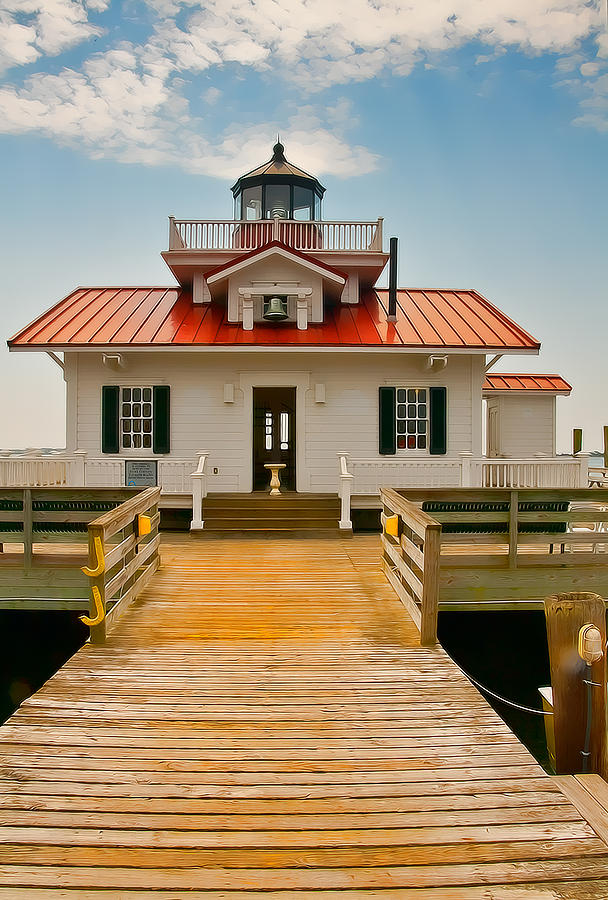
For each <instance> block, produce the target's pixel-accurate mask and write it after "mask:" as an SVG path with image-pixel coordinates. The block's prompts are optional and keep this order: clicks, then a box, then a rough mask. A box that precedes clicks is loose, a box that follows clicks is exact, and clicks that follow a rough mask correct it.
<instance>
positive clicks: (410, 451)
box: [395, 384, 431, 456]
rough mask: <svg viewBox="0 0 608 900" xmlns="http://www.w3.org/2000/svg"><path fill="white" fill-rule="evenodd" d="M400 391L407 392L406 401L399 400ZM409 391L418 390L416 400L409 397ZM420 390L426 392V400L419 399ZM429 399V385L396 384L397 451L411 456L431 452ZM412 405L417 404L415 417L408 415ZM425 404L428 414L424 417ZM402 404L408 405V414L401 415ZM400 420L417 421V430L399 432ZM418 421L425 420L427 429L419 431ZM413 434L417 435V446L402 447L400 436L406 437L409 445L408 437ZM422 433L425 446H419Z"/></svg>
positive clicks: (425, 454)
mask: <svg viewBox="0 0 608 900" xmlns="http://www.w3.org/2000/svg"><path fill="white" fill-rule="evenodd" d="M400 391H405V392H406V395H405V396H406V398H405V401H401V402H399V392H400ZM409 391H416V400H415V401H413V400H410V399H409V397H408V392H409ZM419 391H424V393H425V399H424V401H421V400H420V399H419ZM429 401H430V393H429V387H428V386H427V385H418V384H416V385H413V384H408V385H403V384H399V385H396V386H395V449H396V452H397V453H399V454H405V455H408V456H411V455H417V456H420V455H423V456H427V455H428V454H429V452H430V450H429V446H430V440H431V434H430V428H431V423H430V415H429ZM412 405H415V406H416V415H415V417H412V416H409V415H408V412H409V409H408V407H410V406H412ZM423 405H424V406H425V407H426V414H425V416H424V418H423V417H421V416H419V410H420V406H423ZM402 406H405V407H406V415H405V416H402V415H399V408H400V407H402ZM399 422H406V423H407V422H415V423H416V431H415V432H407V431H405V432H401V433H400V432H399ZM418 422H425V423H426V428H425V431H424V432H419V431H418ZM406 427H407V425H406ZM411 434H414V435H415V437H416V446H415V447H407V446H405V447H400V446H399V438H400V437H401V438H405V441H406V445H407V439H408V437H410V436H411ZM422 434H424V437H425V446H424V447H419V446H418V439H419V437H422Z"/></svg>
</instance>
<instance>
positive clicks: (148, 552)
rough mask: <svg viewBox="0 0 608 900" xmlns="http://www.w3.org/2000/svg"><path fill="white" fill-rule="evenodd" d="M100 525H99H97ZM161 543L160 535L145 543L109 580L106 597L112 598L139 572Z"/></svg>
mask: <svg viewBox="0 0 608 900" xmlns="http://www.w3.org/2000/svg"><path fill="white" fill-rule="evenodd" d="M96 527H98V526H96ZM159 544H160V537H159V535H156V537H155V538H154V539H153V540H152V541H150V542H148V543H147V544H143V545H142V548H141V550H140V552H138V553H136V554H135V555H134V556H133V558H132V559H131V560H130V561H129V562H127V564H126V565H125V567H124V568H123V569H121V570H120V571H119V572H117V574H116V575H114V577H113V578H112V579H111V580H110V581H108V583H107V584H106V586H105V594H106V599H107V600H111V599H112V598H113V597H114V595H115V594H116V592H117V591H119V590H120V588H121V587H122V586H123V585H124V584H125V583H126V582H127V581H128V580H129V578H131V576H132V575H134V574H135V572H137V570H138V569H141V568H142V567H143V566H144V565H145V563H146V562H147V561H148V560H149V559H150V557H151V556H153V555H154V554H155V553H157V552H158V547H159ZM133 546H134V545H133Z"/></svg>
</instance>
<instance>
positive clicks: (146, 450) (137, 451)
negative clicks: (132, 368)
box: [118, 384, 154, 456]
mask: <svg viewBox="0 0 608 900" xmlns="http://www.w3.org/2000/svg"><path fill="white" fill-rule="evenodd" d="M134 390H140V391H141V392H142V398H141V400H139V401H137V400H133V399H132V397H133V394H132V393H131V399H130V400H125V398H124V391H131V392H133V391H134ZM144 391H150V400H149V401H147V400H146V401H144V399H143V392H144ZM148 402H149V405H150V415H149V416H147V415H146V416H144V415H143V406H144V404H145V405H147V404H148ZM125 403H129V404H130V405H131V408H132V407H133V405H134V404H139V405H140V406H141V407H142V410H141V414H140V415H138V416H134V415H132V414H131V415H129V416H126V415H123V409H124V404H125ZM119 405H120V415H119V418H118V429H119V430H118V442H119V453H124V454H126V455H133V456H142V455H148V454H150V455H151V454H153V452H154V388H153V385H151V384H121V385H120V397H119ZM126 420H129V421H131V422H132V421H133V420H138V421H139V422H141V423H142V430H141V431H140V432H136V431H133V430H131V431H130V432H128V433H129V434H130V436H131V438H133V437H134V435H136V434H141V436H142V446H141V447H134V446H133V445H131V446H130V447H125V445H124V437H125V434H127V432H125V430H124V429H123V422H124V421H126ZM144 422H150V431H149V432H144V430H143V428H144V426H143V423H144ZM145 437H149V438H150V446H149V447H144V446H143V442H144V438H145Z"/></svg>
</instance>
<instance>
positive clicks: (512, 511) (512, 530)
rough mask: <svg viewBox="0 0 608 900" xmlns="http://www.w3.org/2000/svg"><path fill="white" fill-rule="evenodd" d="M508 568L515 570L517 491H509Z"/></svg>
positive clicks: (517, 531)
mask: <svg viewBox="0 0 608 900" xmlns="http://www.w3.org/2000/svg"><path fill="white" fill-rule="evenodd" d="M509 501H510V502H509V568H510V569H515V568H517V537H518V533H519V525H518V521H517V515H518V513H519V495H518V493H517V491H511V493H510V495H509Z"/></svg>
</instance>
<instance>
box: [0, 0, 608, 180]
mask: <svg viewBox="0 0 608 900" xmlns="http://www.w3.org/2000/svg"><path fill="white" fill-rule="evenodd" d="M3 2H4V6H3V11H2V12H1V13H0V46H2V48H3V50H2V51H1V52H2V55H1V56H0V66H1V65H4V66H5V67H8V66H15V65H23V64H28V63H32V62H35V61H36V59H39V58H40V57H41V56H42V55H44V54H47V55H48V54H58V53H60V52H62V51H63V50H66V49H68V48H70V47H72V46H74V45H75V44H78V43H81V42H83V41H86V40H88V39H91V38H92V37H94V36H98V35H99V34H100V28H99V26H98V25H97V24H95V23H94V22H91V21H90V20H89V17H90V15H91V14H93V13H95V14H97V13H102V12H103V11H104V10H105V9H106V8H107V7H108V5H109V2H110V0H3ZM143 2H144V3H146V4H147V7H148V8H147V12H146V15H145V16H141V15H140V12H141V7H139V12H138V11H137V9H136V8H135V7H134V11H135V12H134V15H135V18H136V19H137V22H138V24H139V26H140V27H142V28H143V27H146V28H147V32H146V37H145V39H144V40H142V43H141V44H133V43H121V44H118V45H116V44H115V45H113V46H110V47H109V49H106V50H105V51H103V52H99V53H95V54H93V55H91V56H89V57H88V58H87V59H85V61H84V62H83V63H82V65H80V66H79V67H78V68H64V69H63V70H61V71H60V72H59V73H58V74H51V73H49V72H45V71H39V72H37V73H36V74H34V75H31V76H30V77H29V78H28V79H26V81H25V83H23V84H7V85H5V86H4V87H2V88H0V130H3V131H5V132H12V133H20V132H28V131H36V132H39V133H42V134H45V135H47V136H49V137H50V138H52V139H53V140H56V141H57V142H61V143H66V144H71V145H74V146H81V147H84V148H85V149H86V150H87V152H88V153H89V154H90V155H92V156H94V157H99V156H112V157H114V158H118V159H121V160H124V161H128V162H136V161H137V162H140V163H145V164H149V165H154V164H162V163H170V164H179V165H181V166H183V167H184V168H188V169H191V170H194V171H201V172H205V173H207V174H214V175H218V176H219V177H232V176H233V175H234V174H238V172H239V171H242V170H243V169H244V168H247V167H248V166H249V165H250V163H251V160H252V159H257V158H258V157H260V158H264V157H265V156H266V155H267V154H268V146H269V143H270V142H272V140H273V138H274V130H275V128H276V125H275V124H267V125H266V126H264V127H263V128H260V127H259V126H255V127H254V125H253V124H252V125H251V127H250V126H249V124H248V123H247V122H244V123H240V124H239V126H238V128H237V127H236V126H235V128H234V129H230V128H229V129H227V130H226V131H224V132H223V133H220V134H219V135H218V136H217V137H213V138H210V137H205V135H206V134H208V133H209V132H210V131H211V129H210V128H209V127H208V126H206V125H205V123H204V122H203V121H202V120H200V119H196V118H194V117H193V115H192V114H191V111H190V109H189V105H188V103H187V101H186V99H185V94H186V90H188V88H189V86H190V84H191V83H193V82H196V79H197V78H200V73H201V72H203V71H205V72H206V76H205V78H213V74H214V72H215V71H216V70H219V69H221V68H225V67H228V66H232V67H234V65H235V64H237V65H239V66H242V67H243V68H244V70H245V71H246V70H247V69H249V70H251V69H255V70H257V71H258V72H260V73H261V74H262V77H268V78H272V79H273V80H274V81H275V83H277V84H279V85H282V87H283V96H287V97H288V96H289V88H288V85H289V83H290V82H291V83H292V85H294V84H295V85H296V86H297V88H298V90H300V91H309V92H312V93H314V92H319V91H321V90H322V89H324V88H327V87H328V86H332V85H337V84H345V83H349V82H358V81H364V80H368V79H371V78H373V77H376V76H378V75H380V74H382V73H392V74H394V75H398V76H405V75H407V74H408V73H409V72H410V71H411V69H412V68H413V67H414V66H415V65H416V64H417V63H418V62H422V63H423V64H424V65H426V66H429V65H436V64H438V63H439V61H440V57H441V56H442V54H444V53H445V52H446V51H449V50H451V49H454V48H457V47H460V46H462V45H464V44H465V43H467V42H472V41H475V42H478V43H481V44H483V45H485V47H486V48H487V52H484V53H480V54H478V55H477V62H478V63H481V62H484V63H488V62H491V61H492V60H494V59H495V58H497V57H498V56H500V55H502V54H504V53H505V52H507V50H508V48H511V47H513V48H516V49H519V50H522V51H524V52H527V53H530V54H539V53H543V52H551V53H554V54H558V55H559V61H558V65H559V67H560V70H561V72H562V73H571V74H572V77H571V78H569V85H575V86H576V89H577V90H579V91H580V90H582V91H583V93H582V95H581V99H582V102H583V114H582V116H581V117H579V119H578V120H577V124H585V125H592V126H593V127H600V126H599V125H598V124H597V122H598V119H599V118H601V116H602V115H604V111H603V100H604V97H605V91H604V87H603V81H602V71H603V63H602V60H603V59H604V58H607V57H608V41H605V40H604V39H603V37H601V38H600V40H599V42H598V55H597V57H596V59H595V60H590V59H589V58H588V56H587V55H586V54H585V53H584V52H583V51H582V49H581V47H582V42H583V40H584V39H585V38H587V37H589V35H591V34H593V33H594V29H597V27H598V22H599V15H598V10H597V9H596V8H594V7H593V6H590V5H589V4H588V3H587V2H585V0H551V6H550V7H548V5H547V0H204V2H203V0H143ZM208 84H209V82H208ZM581 85H584V88H581ZM221 94H222V92H221V91H220V89H219V88H218V87H216V86H215V85H214V84H213V83H211V85H210V86H208V87H207V88H206V90H205V91H203V90H202V89H201V88H200V87H199V97H202V99H203V101H204V103H205V104H206V105H207V107H208V108H210V107H213V105H214V104H217V102H218V100H219V97H220V96H221ZM299 105H300V112H299V115H298V118H297V119H294V120H293V121H292V122H291V123H290V125H289V128H288V129H287V130H286V129H285V127H284V125H283V124H281V132H282V133H283V134H284V135H285V137H286V138H287V139H288V140H289V151H290V154H291V155H292V156H293V157H295V158H297V159H298V161H299V162H301V164H302V165H305V166H307V167H308V168H310V169H311V170H313V171H315V172H318V173H319V174H323V173H333V174H336V175H339V176H348V175H352V174H357V173H363V172H368V171H370V170H371V169H373V168H374V167H375V165H376V164H377V159H376V157H375V156H374V155H373V153H371V152H370V151H369V150H368V149H366V148H364V147H362V146H351V144H350V141H349V140H348V138H347V134H348V129H349V128H351V127H352V125H353V124H354V122H355V119H354V116H353V115H352V109H351V107H350V106H349V105H348V103H347V102H346V101H338V102H337V103H335V104H334V105H333V106H332V107H331V108H327V109H325V110H324V111H322V112H321V113H319V112H318V110H316V109H315V108H314V107H312V106H310V107H302V105H301V103H300V104H299ZM245 135H246V137H247V139H246V140H245V139H244V136H245Z"/></svg>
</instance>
